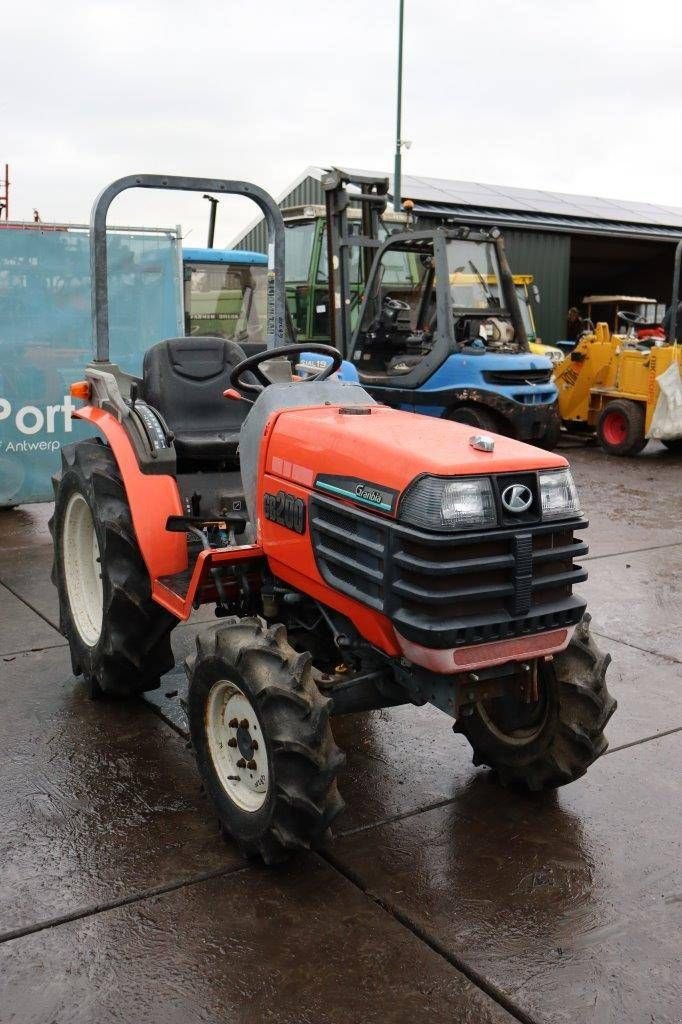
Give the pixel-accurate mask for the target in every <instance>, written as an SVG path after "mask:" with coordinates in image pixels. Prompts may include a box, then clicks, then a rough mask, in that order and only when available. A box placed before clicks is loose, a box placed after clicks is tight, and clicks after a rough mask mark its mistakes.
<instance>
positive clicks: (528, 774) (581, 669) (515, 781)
mask: <svg viewBox="0 0 682 1024" xmlns="http://www.w3.org/2000/svg"><path fill="white" fill-rule="evenodd" d="M589 622H590V616H589V615H585V616H584V617H583V620H582V622H581V623H580V625H578V626H577V627H576V630H575V633H574V634H573V638H572V639H571V642H570V644H569V645H568V647H567V648H566V650H565V651H563V652H562V653H561V654H557V655H555V657H554V660H553V661H552V662H543V663H542V667H541V668H540V669H539V671H540V673H541V675H540V679H539V683H540V685H539V699H538V700H537V701H535V702H533V703H525V702H523V701H522V700H521V698H520V697H516V696H514V697H512V696H511V695H510V696H508V697H506V696H505V697H496V698H494V699H492V700H488V701H482V702H480V703H479V704H476V705H475V706H474V708H473V711H472V713H471V714H470V715H468V716H465V717H462V718H461V719H460V720H458V722H457V726H456V728H457V731H461V732H463V733H464V734H465V736H466V737H467V739H468V740H469V742H470V743H471V745H472V747H473V748H474V756H473V762H474V764H475V765H480V764H487V765H489V766H490V767H491V768H493V769H494V770H495V772H496V774H497V777H498V779H499V781H500V782H501V783H502V785H504V786H509V787H513V788H520V789H526V790H530V791H531V792H539V791H540V790H545V789H556V788H557V787H558V786H565V785H566V784H567V783H569V782H574V781H575V779H579V778H580V777H581V775H584V774H585V772H586V771H587V769H588V768H589V767H590V765H591V764H592V763H593V762H594V761H596V760H597V758H598V757H600V756H601V755H602V754H603V753H604V752H605V750H606V748H607V746H608V742H607V740H606V737H605V736H604V731H603V730H604V726H605V725H606V723H607V722H608V720H609V718H610V717H611V715H612V714H613V712H614V711H615V710H616V701H615V700H614V698H613V697H612V696H611V695H610V694H609V691H608V690H607V688H606V681H605V674H606V668H607V666H608V664H609V662H610V661H611V657H610V655H608V654H602V652H601V651H600V650H599V648H598V647H597V645H596V644H595V642H594V640H593V639H592V636H591V634H590V628H589Z"/></svg>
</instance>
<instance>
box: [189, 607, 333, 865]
mask: <svg viewBox="0 0 682 1024" xmlns="http://www.w3.org/2000/svg"><path fill="white" fill-rule="evenodd" d="M196 643H197V653H196V654H195V655H192V656H191V657H189V658H188V659H187V661H186V662H185V670H186V672H187V675H188V678H189V694H188V715H189V726H190V735H191V738H192V745H193V747H194V752H195V755H196V759H197V766H198V768H199V772H200V774H201V777H202V779H203V781H204V784H205V786H206V789H207V791H208V793H209V794H210V796H211V797H212V798H213V801H214V803H215V806H216V809H217V811H218V818H219V821H220V825H221V827H222V829H223V831H224V832H225V833H227V834H228V835H230V836H232V837H233V838H234V839H236V840H237V842H238V843H239V845H240V846H241V848H242V850H243V852H244V853H245V854H247V855H253V854H259V855H260V856H261V857H262V858H263V860H264V861H265V863H266V864H273V863H276V862H278V861H281V860H285V859H286V858H287V857H289V856H290V855H291V853H293V852H294V851H295V850H299V849H309V848H311V847H315V846H317V845H319V843H320V842H321V841H322V839H323V838H324V836H325V834H326V832H327V828H328V826H329V824H330V822H331V821H332V820H333V819H334V818H335V817H336V815H337V814H338V813H339V812H340V811H341V810H343V806H344V804H343V800H342V799H341V797H340V796H339V792H338V789H337V785H336V774H337V772H338V770H339V768H340V767H341V765H342V764H343V762H344V760H345V758H344V755H343V754H342V753H341V751H340V750H339V749H338V747H337V746H336V744H335V743H334V738H333V736H332V733H331V729H330V727H329V713H330V709H331V703H332V702H331V701H330V700H328V699H326V698H325V697H323V696H322V695H321V693H320V692H319V690H318V689H317V686H316V685H315V683H314V681H313V677H312V671H311V658H310V655H309V654H307V653H305V654H297V653H296V651H294V649H293V648H292V647H291V646H290V645H289V643H288V642H287V636H286V630H285V628H284V626H281V625H274V626H270V627H269V628H268V626H267V624H266V623H265V622H264V620H263V619H260V618H244V619H240V618H237V617H235V618H233V619H231V620H226V621H225V622H224V623H222V624H221V625H220V626H216V627H213V628H209V629H207V630H206V631H205V632H204V633H201V634H200V635H199V636H198V637H197V642H196Z"/></svg>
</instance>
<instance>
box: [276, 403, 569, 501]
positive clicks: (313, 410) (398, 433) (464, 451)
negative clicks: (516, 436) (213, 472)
mask: <svg viewBox="0 0 682 1024" xmlns="http://www.w3.org/2000/svg"><path fill="white" fill-rule="evenodd" d="M303 387H305V385H303ZM358 390H360V389H358ZM480 433H482V432H481V431H480V430H477V429H476V428H475V427H470V426H466V425H464V424H461V423H453V422H451V421H449V420H441V419H434V418H433V417H431V416H418V415H415V414H414V413H408V412H400V411H399V410H397V409H390V408H388V407H386V406H382V405H376V404H367V405H349V406H342V405H336V404H334V405H327V406H323V407H319V406H318V407H310V408H305V407H304V408H296V409H284V410H282V411H280V412H278V413H276V414H274V415H273V417H272V418H271V420H270V421H269V423H268V430H267V435H266V437H265V438H264V441H265V443H266V444H267V449H266V453H265V469H266V471H267V472H268V473H271V474H272V475H274V476H278V477H280V478H281V479H283V480H286V479H289V480H293V481H296V482H297V483H300V484H303V485H304V486H308V487H312V486H314V485H315V482H316V480H317V478H318V476H319V475H321V474H323V475H324V476H325V477H326V478H328V477H330V476H339V477H346V478H349V479H352V480H357V481H359V482H360V483H365V484H368V485H372V484H374V485H376V487H377V488H378V489H379V490H381V489H382V488H385V489H388V490H390V491H394V492H398V493H400V492H402V491H403V490H404V489H405V488H406V487H407V486H408V485H409V484H410V483H412V481H413V480H414V479H415V477H417V476H420V475H422V474H428V475H433V476H482V475H487V474H492V473H508V472H520V471H525V472H528V471H534V470H540V469H559V468H563V467H564V466H567V465H568V463H567V462H566V460H565V459H564V458H562V457H561V456H560V455H556V454H554V453H552V452H546V451H543V450H542V449H540V448H534V447H532V446H531V445H528V444H524V443H523V442H521V441H515V440H512V439H511V438H508V437H503V436H502V435H500V434H492V435H487V436H491V437H493V438H494V442H495V447H494V450H493V451H492V452H484V451H480V450H478V449H476V448H474V447H472V445H471V443H470V439H471V438H472V437H474V436H476V435H477V434H480Z"/></svg>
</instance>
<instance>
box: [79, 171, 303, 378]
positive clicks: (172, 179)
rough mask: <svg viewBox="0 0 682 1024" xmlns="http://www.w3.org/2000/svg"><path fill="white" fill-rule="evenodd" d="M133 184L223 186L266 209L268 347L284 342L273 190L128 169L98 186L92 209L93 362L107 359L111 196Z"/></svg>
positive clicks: (278, 220)
mask: <svg viewBox="0 0 682 1024" xmlns="http://www.w3.org/2000/svg"><path fill="white" fill-rule="evenodd" d="M129 188H156V189H167V190H175V191H178V192H201V193H204V192H219V193H221V194H223V195H225V194H227V195H237V196H246V197H247V198H249V199H252V200H253V202H254V203H256V205H257V206H259V207H260V209H261V210H262V212H263V216H264V218H265V224H266V228H267V232H268V291H267V327H266V347H267V348H268V349H273V348H278V347H279V346H280V345H283V344H284V340H285V332H286V293H285V287H284V221H283V219H282V214H281V212H280V209H279V207H278V206H277V204H276V203H275V200H274V199H273V198H272V196H270V195H268V193H267V192H266V191H265V190H264V189H262V188H260V187H259V186H258V185H252V184H251V183H250V182H248V181H230V180H229V179H224V178H186V177H182V176H178V175H167V174H129V175H127V176H126V177H125V178H118V180H117V181H113V182H112V183H111V184H110V185H107V187H106V188H105V189H103V190H102V192H100V194H99V195H98V196H97V199H96V200H95V202H94V204H93V207H92V213H91V215H90V278H91V289H92V293H91V294H92V335H93V338H94V345H95V362H96V363H108V362H109V286H108V280H107V213H108V211H109V207H110V206H111V203H112V201H113V200H114V199H115V198H116V196H118V195H120V193H121V192H125V191H126V190H127V189H129Z"/></svg>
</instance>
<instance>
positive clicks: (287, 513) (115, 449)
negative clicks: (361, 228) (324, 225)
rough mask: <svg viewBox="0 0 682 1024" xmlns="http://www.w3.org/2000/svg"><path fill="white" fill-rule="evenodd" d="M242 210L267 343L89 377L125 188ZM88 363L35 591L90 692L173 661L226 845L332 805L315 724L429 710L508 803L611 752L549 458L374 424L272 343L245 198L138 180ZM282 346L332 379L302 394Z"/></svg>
mask: <svg viewBox="0 0 682 1024" xmlns="http://www.w3.org/2000/svg"><path fill="white" fill-rule="evenodd" d="M131 187H142V188H171V189H189V190H194V191H199V192H202V193H203V192H209V193H210V192H213V193H216V192H217V193H221V192H222V193H236V194H241V195H248V196H250V197H251V198H252V199H254V201H255V202H256V203H257V204H258V205H259V206H260V207H261V209H262V210H263V212H264V214H265V219H266V223H267V226H268V230H269V233H270V245H269V271H268V274H269V279H268V288H269V295H268V301H269V306H268V347H267V349H266V350H265V351H264V352H260V353H257V354H256V355H252V356H251V357H249V358H246V357H245V356H244V353H243V351H242V350H241V349H240V348H239V346H238V345H237V344H235V343H233V342H230V341H226V340H224V339H222V338H205V337H201V338H196V337H193V338H176V339H172V340H170V341H163V342H160V343H159V344H157V345H154V346H153V347H152V348H151V349H149V351H148V352H147V353H146V354H145V357H144V368H143V374H142V376H141V377H140V378H137V377H133V376H130V375H128V374H125V373H123V372H122V371H121V370H120V369H119V368H118V367H117V366H116V365H115V364H113V363H111V362H109V344H108V318H107V309H108V304H107V259H106V215H107V210H108V207H109V204H110V203H111V201H112V199H113V198H114V197H115V196H117V195H118V194H119V193H120V192H122V191H123V190H124V189H126V188H131ZM91 244H92V281H93V300H94V301H93V317H94V333H95V339H96V357H95V359H94V360H93V362H91V363H90V365H89V366H88V367H87V369H86V371H85V380H84V381H81V382H79V383H77V384H75V385H74V386H73V388H72V394H74V395H76V396H78V397H80V398H82V399H84V402H85V404H84V405H83V406H82V407H81V408H79V410H78V412H77V413H76V415H77V416H78V417H79V418H80V419H82V420H85V421H88V422H89V423H90V424H92V426H94V427H96V428H97V429H98V431H99V432H100V434H101V436H99V437H96V438H95V439H91V440H87V441H81V442H79V443H77V444H74V445H70V446H67V447H66V448H64V450H63V455H62V468H61V472H60V473H58V474H57V476H56V477H55V481H54V482H55V512H54V517H53V520H52V532H53V537H54V552H55V559H54V572H53V579H54V582H55V584H56V586H57V588H58V591H59V599H60V623H61V630H62V632H63V633H64V636H65V637H66V638H67V640H68V642H69V646H70V650H71V660H72V664H73V671H74V673H76V674H83V675H84V676H85V678H86V680H87V681H88V683H89V685H90V688H91V691H92V693H93V695H95V694H97V693H100V692H103V693H105V694H110V695H112V696H117V697H128V696H133V695H136V694H141V693H143V692H144V691H147V690H151V689H154V688H155V687H157V686H158V685H159V682H160V679H161V677H162V676H163V674H164V673H165V672H167V671H168V670H169V669H170V668H171V667H172V665H173V655H172V652H171V644H170V635H171V631H172V629H173V627H174V626H175V625H176V624H177V622H178V621H179V620H183V619H187V618H188V617H189V615H190V614H191V612H192V609H194V608H197V607H198V606H199V605H201V604H204V603H206V602H209V603H214V604H215V613H216V616H217V617H218V622H217V624H215V625H213V626H207V627H206V629H205V630H204V631H203V632H202V633H201V634H200V635H199V636H198V639H197V650H196V654H195V655H193V656H192V657H191V658H189V659H188V661H187V665H186V667H187V673H188V676H189V693H188V713H189V721H190V730H191V737H192V744H193V747H194V750H195V753H196V758H197V764H198V767H199V771H200V773H201V775H202V778H203V780H204V783H205V785H206V788H207V790H208V792H209V793H210V795H211V797H212V798H213V801H214V803H215V806H216V810H217V813H218V817H219V819H220V822H221V824H222V826H223V828H224V830H225V831H226V832H227V833H229V834H230V835H232V836H234V838H235V839H237V840H238V842H239V843H240V844H241V845H242V847H243V848H244V849H245V850H246V851H247V852H257V853H259V854H260V855H261V856H262V857H263V858H264V860H265V861H267V862H272V861H276V860H280V859H282V858H283V857H285V856H286V855H288V854H289V853H290V852H291V851H292V850H295V849H297V848H301V847H309V846H312V845H315V844H318V843H319V842H320V841H321V839H322V838H323V837H324V835H325V832H326V830H327V828H328V826H329V824H330V822H331V821H332V820H333V819H334V818H335V816H336V815H337V814H338V813H339V811H340V810H341V809H342V807H343V802H342V800H341V798H340V797H339V793H338V790H337V782H336V778H337V773H338V771H339V769H340V768H341V766H342V764H343V760H344V758H343V754H342V753H341V752H340V751H339V749H338V748H337V746H336V744H335V743H334V738H333V735H332V731H331V725H330V719H331V717H332V716H333V715H340V714H344V713H348V712H356V711H361V710H365V709H371V708H381V707H387V706H391V705H398V704H414V705H422V704H424V703H427V702H428V703H432V704H434V705H435V706H436V707H438V708H440V709H441V710H442V711H444V712H445V713H446V714H448V715H450V716H451V717H452V718H453V719H454V729H455V731H456V732H461V733H463V734H464V735H465V736H466V738H467V739H468V740H469V742H470V743H471V745H472V747H473V750H474V763H475V764H487V765H489V766H490V767H492V768H493V769H494V770H495V772H496V773H497V776H498V777H499V779H500V781H501V782H502V783H503V784H505V785H517V786H521V787H525V788H527V789H529V790H542V789H548V788H554V787H557V786H561V785H564V784H565V783H568V782H572V781H573V780H574V779H577V778H579V777H580V776H581V775H583V774H584V772H585V771H586V770H587V768H588V767H589V766H590V765H591V764H592V762H593V761H594V760H595V759H596V758H597V757H599V755H600V754H602V753H603V752H604V750H605V749H606V745H607V743H606V738H605V736H604V733H603V730H604V726H605V724H606V722H607V721H608V719H609V717H610V716H611V714H612V713H613V711H614V709H615V706H616V702H615V701H614V700H613V698H612V697H611V696H610V695H609V693H608V690H607V688H606V683H605V671H606V666H607V665H608V662H609V656H608V655H604V654H602V653H600V651H599V650H598V648H597V647H596V645H595V643H594V641H593V639H592V638H591V636H590V631H589V625H588V624H589V616H587V615H586V614H585V602H584V601H583V600H582V599H581V598H580V597H579V596H577V595H576V594H574V593H573V585H574V584H575V583H579V582H580V581H582V580H584V579H585V577H586V573H585V572H584V570H583V569H582V568H581V567H580V565H578V564H576V563H575V561H574V559H576V558H579V557H580V556H581V555H584V554H585V553H586V551H587V546H586V545H585V544H584V542H583V541H582V540H581V538H580V533H581V531H582V530H583V529H584V528H585V527H586V525H587V523H586V521H585V520H584V519H583V518H582V515H581V510H580V505H579V501H578V496H577V493H576V489H575V486H574V484H573V480H572V477H571V473H570V470H569V469H568V466H567V463H566V461H565V459H563V458H562V457H561V456H560V455H557V454H554V453H549V452H545V451H541V450H539V449H537V448H532V447H530V446H528V445H526V444H522V443H520V442H517V441H513V440H511V439H509V438H506V437H501V436H496V435H480V434H477V433H475V432H473V431H472V428H471V427H468V426H465V425H462V424H459V423H454V422H449V421H445V420H434V419H433V418H431V417H426V416H424V417H421V416H415V415H414V414H412V413H406V412H400V411H397V410H394V409H389V408H386V407H384V406H382V405H378V404H377V403H376V402H374V401H373V399H372V398H370V396H369V395H368V394H367V393H366V392H365V391H364V390H363V388H362V387H360V386H359V385H357V384H350V383H343V382H341V381H339V380H338V379H337V378H335V377H334V376H333V374H334V372H335V370H336V369H338V367H339V365H340V359H341V357H340V356H339V354H338V352H337V351H336V350H335V349H330V348H329V347H328V346H313V345H310V344H306V345H292V344H288V345H287V344H285V341H286V338H285V329H286V322H287V321H286V308H285V297H284V273H283V270H284V251H283V249H284V227H283V223H282V218H281V215H280V213H279V210H278V208H277V206H276V205H275V203H274V202H273V200H272V199H271V197H270V196H268V195H267V194H266V193H265V192H263V191H262V190H261V189H259V188H257V187H255V186H253V185H249V184H246V183H241V182H228V181H211V180H205V179H196V178H189V179H188V178H167V177H160V176H152V175H140V176H134V177H130V178H123V179H121V180H119V181H117V182H114V183H113V184H112V185H110V186H109V187H108V188H107V189H105V191H104V192H103V193H102V194H101V195H100V197H99V198H98V200H97V201H96V203H95V206H94V208H93V219H92V232H91ZM302 351H306V352H312V351H319V352H320V353H321V354H325V355H327V356H329V355H331V356H332V361H331V362H328V363H326V364H325V365H324V368H323V369H321V371H320V372H319V373H318V375H317V376H316V377H313V378H309V379H306V380H305V381H297V380H295V379H294V378H293V377H292V372H291V365H292V362H294V363H295V361H296V359H297V358H298V357H299V356H300V354H301V352H302Z"/></svg>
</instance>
